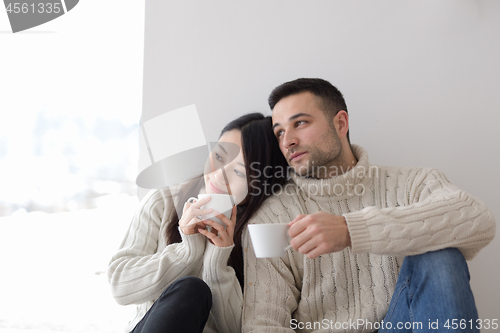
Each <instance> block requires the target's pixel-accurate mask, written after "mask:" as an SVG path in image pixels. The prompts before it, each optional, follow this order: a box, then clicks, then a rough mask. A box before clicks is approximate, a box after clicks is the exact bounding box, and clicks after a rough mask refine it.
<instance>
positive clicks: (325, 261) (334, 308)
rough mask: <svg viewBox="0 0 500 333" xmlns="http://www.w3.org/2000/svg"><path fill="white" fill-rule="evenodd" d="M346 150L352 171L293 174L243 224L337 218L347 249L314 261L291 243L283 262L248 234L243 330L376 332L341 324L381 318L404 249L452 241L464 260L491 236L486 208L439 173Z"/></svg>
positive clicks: (492, 230)
mask: <svg viewBox="0 0 500 333" xmlns="http://www.w3.org/2000/svg"><path fill="white" fill-rule="evenodd" d="M353 152H354V155H355V156H356V158H357V159H358V163H357V165H356V166H355V167H354V168H353V169H352V170H350V171H348V172H346V173H345V174H343V175H341V176H338V177H333V178H330V179H323V180H317V179H308V178H302V177H298V176H293V181H291V182H289V183H288V185H287V187H285V191H286V192H287V193H282V194H280V195H275V196H272V197H270V198H269V199H268V200H267V201H266V202H265V203H264V204H263V206H262V207H261V208H260V209H259V211H258V212H257V213H256V215H255V216H254V218H253V219H252V220H251V221H250V223H286V222H289V221H291V220H292V219H293V218H295V217H296V216H297V215H298V214H311V213H314V212H318V211H326V212H329V213H332V214H334V215H342V216H344V217H345V219H346V221H347V225H348V229H349V233H350V236H351V241H352V247H351V248H346V249H345V250H344V251H341V252H337V253H331V254H326V255H321V256H320V257H318V258H316V259H314V260H311V259H308V258H307V257H306V256H304V255H302V254H301V253H299V252H297V251H295V250H293V249H292V250H289V251H288V254H287V256H286V257H284V258H272V259H256V258H255V255H254V252H253V248H252V244H251V242H250V240H249V237H248V234H247V233H246V232H245V233H244V235H243V246H244V255H245V302H244V310H243V332H254V333H257V332H272V333H278V332H293V331H294V330H292V329H291V328H295V331H296V332H311V331H314V332H370V331H373V330H374V329H360V328H361V327H357V328H356V329H352V326H350V327H349V328H347V329H345V328H346V325H347V324H348V323H351V322H356V321H357V320H358V319H363V320H365V323H366V322H370V323H374V322H380V321H381V320H382V319H383V318H384V316H385V314H386V312H387V309H388V307H389V302H390V300H391V297H392V293H393V291H394V288H395V285H396V280H397V276H398V273H399V269H400V267H401V264H402V261H403V258H404V256H405V255H413V254H420V253H425V252H428V251H433V250H438V249H443V248H447V247H457V248H458V249H460V251H461V252H462V253H463V254H464V256H465V258H466V259H469V260H470V259H472V258H473V257H474V256H475V255H476V254H477V253H478V252H479V250H480V249H481V248H483V247H484V246H486V245H487V244H488V243H489V242H490V241H491V240H492V239H493V237H494V234H495V221H494V218H493V215H492V213H491V212H490V210H489V209H488V208H487V207H486V206H485V205H484V203H482V202H481V201H480V200H478V199H476V198H474V197H472V196H471V195H469V194H467V193H465V192H463V191H461V190H460V189H458V188H457V187H456V186H454V185H453V184H451V183H450V182H449V181H448V180H447V179H446V177H445V176H444V175H443V174H442V173H441V172H439V171H437V170H433V169H423V168H397V167H387V166H372V165H370V164H369V163H368V155H367V153H366V151H365V150H364V149H363V148H361V147H359V146H356V145H353ZM292 319H293V321H292ZM324 319H326V320H325V321H323V320H324ZM336 322H337V323H338V324H337V328H338V327H340V325H342V324H343V325H344V328H340V329H336V328H335V323H336ZM299 323H302V324H303V325H304V329H302V330H301V329H299V327H300V326H299V325H300V324H299ZM308 323H309V324H308ZM344 323H347V324H344ZM307 325H309V327H310V328H312V329H308V328H307ZM312 325H316V326H312ZM365 328H366V327H365Z"/></svg>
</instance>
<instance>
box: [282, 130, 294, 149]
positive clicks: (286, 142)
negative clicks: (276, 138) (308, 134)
mask: <svg viewBox="0 0 500 333" xmlns="http://www.w3.org/2000/svg"><path fill="white" fill-rule="evenodd" d="M282 144H283V147H284V148H285V149H290V148H292V147H293V146H296V145H297V144H298V139H297V136H296V135H295V134H294V133H293V131H287V132H285V134H283V142H282Z"/></svg>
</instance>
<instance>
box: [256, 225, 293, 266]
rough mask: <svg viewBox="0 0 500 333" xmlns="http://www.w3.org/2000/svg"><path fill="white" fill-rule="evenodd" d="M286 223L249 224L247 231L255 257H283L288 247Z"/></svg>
mask: <svg viewBox="0 0 500 333" xmlns="http://www.w3.org/2000/svg"><path fill="white" fill-rule="evenodd" d="M288 228H289V226H288V223H264V224H249V225H248V232H249V233H250V238H251V239H252V245H253V249H254V252H255V256H256V257H257V258H273V257H284V256H285V255H286V251H287V250H288V249H289V248H290V245H288V243H289V237H288Z"/></svg>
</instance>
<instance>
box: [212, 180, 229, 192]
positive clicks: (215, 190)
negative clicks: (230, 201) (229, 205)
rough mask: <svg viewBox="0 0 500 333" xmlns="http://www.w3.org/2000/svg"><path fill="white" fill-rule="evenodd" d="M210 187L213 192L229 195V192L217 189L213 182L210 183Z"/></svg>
mask: <svg viewBox="0 0 500 333" xmlns="http://www.w3.org/2000/svg"><path fill="white" fill-rule="evenodd" d="M208 186H210V188H211V189H212V191H214V192H215V193H217V194H226V193H227V192H225V191H223V190H221V189H219V188H218V187H215V186H214V185H213V184H212V182H210V181H209V182H208Z"/></svg>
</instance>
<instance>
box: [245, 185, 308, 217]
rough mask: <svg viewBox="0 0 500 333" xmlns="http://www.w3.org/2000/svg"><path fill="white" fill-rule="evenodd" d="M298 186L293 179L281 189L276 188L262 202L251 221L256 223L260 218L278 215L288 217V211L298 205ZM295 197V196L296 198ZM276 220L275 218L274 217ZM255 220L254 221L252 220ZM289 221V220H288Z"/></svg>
mask: <svg viewBox="0 0 500 333" xmlns="http://www.w3.org/2000/svg"><path fill="white" fill-rule="evenodd" d="M297 192H298V187H297V185H296V184H295V183H294V182H293V181H292V180H289V181H288V182H286V183H285V184H283V185H282V186H280V188H279V189H274V190H273V193H272V194H271V195H270V196H269V197H268V198H267V199H266V200H265V201H264V202H263V203H262V205H261V206H260V207H259V209H258V210H257V211H256V212H255V213H254V215H253V216H252V218H251V219H250V221H251V222H250V223H256V222H255V221H258V220H264V221H265V220H268V218H269V217H277V218H278V219H280V217H281V216H283V218H284V219H288V215H289V214H288V213H287V212H288V211H289V210H290V209H291V208H292V207H294V206H295V207H296V204H295V203H296V200H297V199H296V197H297ZM294 197H295V198H294ZM273 220H275V219H273ZM252 221H253V222H252ZM287 222H289V220H287Z"/></svg>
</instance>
